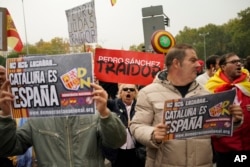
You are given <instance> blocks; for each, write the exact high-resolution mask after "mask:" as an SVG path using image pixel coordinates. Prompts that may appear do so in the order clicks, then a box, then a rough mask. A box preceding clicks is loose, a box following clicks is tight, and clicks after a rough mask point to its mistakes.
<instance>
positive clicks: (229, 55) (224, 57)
mask: <svg viewBox="0 0 250 167" xmlns="http://www.w3.org/2000/svg"><path fill="white" fill-rule="evenodd" d="M235 55H237V54H236V53H234V52H231V53H227V54H224V55H222V56H221V58H220V61H219V66H220V67H221V66H222V65H225V64H226V61H227V59H228V58H229V57H232V56H235Z"/></svg>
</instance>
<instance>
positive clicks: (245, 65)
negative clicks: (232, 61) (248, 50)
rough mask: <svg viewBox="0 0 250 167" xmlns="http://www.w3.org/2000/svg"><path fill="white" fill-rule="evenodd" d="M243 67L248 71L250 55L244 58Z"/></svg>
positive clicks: (249, 68) (249, 69)
mask: <svg viewBox="0 0 250 167" xmlns="http://www.w3.org/2000/svg"><path fill="white" fill-rule="evenodd" d="M244 68H246V69H247V70H248V71H249V72H250V55H249V56H247V58H246V60H245V63H244Z"/></svg>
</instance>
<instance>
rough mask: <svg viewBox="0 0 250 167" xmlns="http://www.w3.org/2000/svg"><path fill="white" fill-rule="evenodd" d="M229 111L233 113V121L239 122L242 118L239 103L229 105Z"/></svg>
mask: <svg viewBox="0 0 250 167" xmlns="http://www.w3.org/2000/svg"><path fill="white" fill-rule="evenodd" d="M229 111H230V113H231V114H232V115H233V122H240V121H242V120H243V111H242V108H241V107H240V105H235V104H233V105H231V106H229Z"/></svg>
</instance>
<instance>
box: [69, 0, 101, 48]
mask: <svg viewBox="0 0 250 167" xmlns="http://www.w3.org/2000/svg"><path fill="white" fill-rule="evenodd" d="M65 13H66V17H67V21H68V32H69V43H70V45H71V46H79V45H82V44H85V43H96V42H97V25H96V14H95V4H94V1H90V2H88V3H85V4H83V5H80V6H76V7H74V8H72V9H69V10H66V11H65Z"/></svg>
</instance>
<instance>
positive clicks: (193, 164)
mask: <svg viewBox="0 0 250 167" xmlns="http://www.w3.org/2000/svg"><path fill="white" fill-rule="evenodd" d="M177 77H178V76H177ZM166 78H167V71H162V72H160V73H158V74H157V76H156V77H155V79H154V81H153V83H151V84H149V85H148V86H146V87H144V88H142V89H141V90H140V92H139V94H138V98H137V103H136V107H135V110H136V112H135V115H134V117H133V119H132V121H131V126H130V130H131V132H132V134H133V135H134V136H135V138H136V139H137V140H138V141H139V142H141V143H142V144H144V145H146V147H147V158H146V165H145V166H146V167H212V166H213V162H212V147H211V139H210V136H201V137H195V138H187V139H175V140H168V141H166V142H164V143H162V144H159V145H158V144H156V143H154V142H153V141H152V140H151V135H152V133H153V130H154V126H155V125H157V124H158V123H160V122H162V119H163V108H164V102H165V101H166V100H170V99H179V98H182V95H181V94H180V92H179V91H178V90H177V89H176V88H175V87H174V86H173V85H172V84H171V83H170V82H169V81H167V80H166ZM206 94H209V92H208V91H206V90H205V89H204V88H203V87H202V86H201V85H199V84H198V83H197V82H196V81H193V82H192V83H191V85H190V88H189V90H188V92H187V94H186V95H185V97H194V96H201V95H206Z"/></svg>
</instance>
